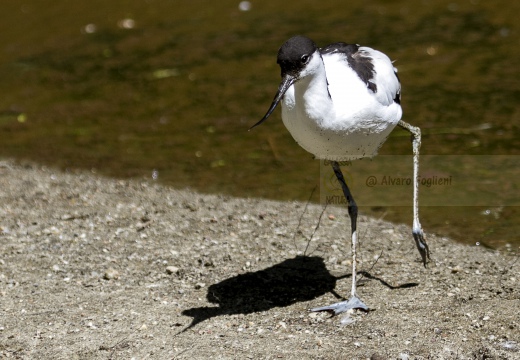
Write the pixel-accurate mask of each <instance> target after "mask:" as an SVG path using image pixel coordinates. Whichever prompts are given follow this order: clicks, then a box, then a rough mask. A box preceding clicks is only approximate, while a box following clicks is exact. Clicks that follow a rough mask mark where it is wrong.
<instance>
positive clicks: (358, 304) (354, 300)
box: [311, 161, 368, 315]
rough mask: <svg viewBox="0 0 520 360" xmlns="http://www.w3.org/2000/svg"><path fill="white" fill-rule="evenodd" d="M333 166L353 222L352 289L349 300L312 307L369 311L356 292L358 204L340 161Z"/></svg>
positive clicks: (331, 309)
mask: <svg viewBox="0 0 520 360" xmlns="http://www.w3.org/2000/svg"><path fill="white" fill-rule="evenodd" d="M332 168H333V169H334V173H335V174H336V177H337V178H338V181H339V183H340V184H341V188H342V189H343V194H344V195H345V198H346V199H347V203H348V214H349V216H350V224H351V230H352V233H351V240H352V245H351V246H352V291H351V294H350V299H348V301H342V302H339V303H336V304H332V305H328V306H322V307H317V308H314V309H311V311H329V312H332V313H333V314H334V315H337V314H341V313H343V312H345V311H347V310H349V309H363V310H365V311H368V306H366V305H365V304H364V303H363V302H362V301H361V300H359V298H358V297H357V294H356V273H357V271H356V266H357V261H356V245H357V232H356V224H357V211H358V209H357V205H356V202H355V201H354V198H353V197H352V194H351V193H350V189H349V188H348V186H347V183H346V182H345V178H344V177H343V173H342V172H341V169H340V167H339V163H338V162H337V161H333V162H332Z"/></svg>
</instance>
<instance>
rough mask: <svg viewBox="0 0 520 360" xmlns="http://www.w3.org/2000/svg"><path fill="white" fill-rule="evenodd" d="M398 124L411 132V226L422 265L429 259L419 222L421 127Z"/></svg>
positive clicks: (403, 123) (428, 250) (402, 122)
mask: <svg viewBox="0 0 520 360" xmlns="http://www.w3.org/2000/svg"><path fill="white" fill-rule="evenodd" d="M398 125H399V126H400V127H402V128H403V129H405V130H407V131H409V132H410V133H411V134H412V146H413V227H412V235H413V238H414V240H415V245H417V249H418V250H419V253H420V254H421V258H422V261H423V264H424V266H426V263H427V262H428V260H430V249H428V244H427V243H426V239H425V238H424V232H423V230H422V227H421V223H420V222H419V149H420V147H421V129H419V128H418V127H416V126H412V125H410V124H408V123H406V122H404V121H402V120H400V121H399V123H398Z"/></svg>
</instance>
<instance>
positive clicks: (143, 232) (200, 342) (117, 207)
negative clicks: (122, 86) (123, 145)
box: [0, 161, 520, 359]
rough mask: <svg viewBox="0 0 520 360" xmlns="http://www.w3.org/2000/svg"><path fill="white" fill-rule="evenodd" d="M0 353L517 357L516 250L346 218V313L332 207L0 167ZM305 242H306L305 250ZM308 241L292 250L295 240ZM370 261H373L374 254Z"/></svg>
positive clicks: (342, 227) (338, 217)
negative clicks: (421, 248) (427, 255)
mask: <svg viewBox="0 0 520 360" xmlns="http://www.w3.org/2000/svg"><path fill="white" fill-rule="evenodd" d="M0 201H1V206H0V303H1V306H0V357H5V358H14V359H131V358H135V359H209V358H213V359H520V315H519V309H520V287H519V279H520V273H519V268H520V261H519V260H518V255H515V253H514V250H515V249H508V248H505V249H502V250H501V251H500V252H498V251H491V250H486V249H484V248H481V247H476V246H474V247H468V246H463V245H460V244H456V243H454V242H452V241H450V240H448V239H444V238H440V237H437V236H434V235H431V234H428V240H429V244H430V249H431V250H432V258H433V262H432V263H431V264H430V265H429V267H428V268H424V267H423V266H422V265H421V263H420V261H419V260H420V259H419V254H418V252H417V250H416V249H415V245H414V244H413V240H412V237H411V231H410V228H409V227H407V226H404V225H395V224H391V223H388V222H384V221H378V220H374V219H371V218H366V217H361V219H360V223H359V228H360V239H361V250H360V258H361V259H360V268H361V270H362V275H360V278H361V281H360V287H359V289H358V293H359V295H360V297H361V298H362V299H363V300H364V301H365V303H366V304H367V305H368V306H369V307H370V308H371V309H372V310H371V311H370V312H368V313H364V312H355V313H354V314H352V315H351V318H352V320H354V322H353V323H352V324H350V325H347V326H341V325H340V320H341V317H340V316H338V317H333V318H331V317H330V315H328V314H327V313H319V314H316V313H309V312H308V310H307V309H309V308H311V307H315V306H319V305H326V304H329V303H332V302H336V301H337V296H347V295H348V294H349V289H350V273H351V272H350V261H349V253H350V246H349V226H348V223H349V222H348V218H347V215H346V209H344V208H327V209H326V211H325V213H324V215H323V218H322V220H321V223H320V226H319V229H318V230H317V231H316V233H315V234H314V236H313V237H312V240H311V241H309V238H310V237H311V234H312V233H313V232H314V230H315V228H316V224H317V223H318V219H319V217H320V213H321V211H322V208H321V207H320V206H318V205H310V206H309V207H308V209H307V211H306V212H305V214H304V216H303V218H302V220H301V224H300V217H301V216H302V214H303V213H304V209H305V204H302V203H297V202H293V203H283V202H275V201H264V200H257V199H235V198H231V197H226V196H214V195H201V194H197V193H194V192H190V191H178V190H174V189H171V188H167V187H163V186H160V185H157V184H154V183H152V182H138V181H126V180H113V179H106V178H101V177H97V176H94V175H92V174H86V173H74V174H66V173H61V172H59V171H55V170H51V169H46V168H42V167H39V166H34V165H27V164H25V165H16V164H14V163H13V162H10V161H4V162H2V163H1V165H0ZM307 246H308V248H307ZM306 248H307V249H306ZM379 255H381V258H380V259H379V260H378V261H377V262H376V260H375V259H377V257H378V256H379Z"/></svg>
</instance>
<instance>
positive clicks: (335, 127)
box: [281, 47, 402, 161]
mask: <svg viewBox="0 0 520 360" xmlns="http://www.w3.org/2000/svg"><path fill="white" fill-rule="evenodd" d="M359 50H360V52H361V51H362V52H363V53H364V54H366V55H367V56H370V58H371V59H372V64H373V66H374V70H375V71H374V74H375V76H374V79H373V82H374V83H375V84H377V91H376V92H373V91H372V90H370V89H369V88H368V87H367V85H366V84H365V83H364V82H363V81H362V80H361V79H360V78H359V76H358V74H356V72H355V71H354V70H353V69H352V68H351V67H350V66H349V65H348V63H347V61H346V59H345V57H344V55H343V54H341V53H329V54H323V55H321V56H320V54H319V53H318V52H316V53H315V54H314V55H313V56H312V58H311V59H310V61H309V65H308V67H307V68H308V69H309V70H310V71H309V73H308V74H305V76H302V77H301V79H299V80H298V81H297V82H295V83H294V84H293V85H292V86H291V87H290V88H289V89H288V90H287V92H286V93H285V95H284V97H283V99H282V101H281V103H282V120H283V123H284V124H285V126H286V127H287V129H288V130H289V132H290V133H291V135H292V136H293V138H294V139H295V140H296V142H298V144H299V145H300V146H301V147H302V148H304V149H305V150H307V151H308V152H310V153H311V154H313V155H314V156H315V157H316V158H318V159H327V160H334V161H345V160H355V159H359V158H363V157H372V156H374V155H376V154H377V150H378V149H379V148H380V147H381V145H382V144H383V143H384V142H385V140H386V138H387V137H388V135H389V134H390V132H391V131H392V129H393V128H394V127H395V126H396V124H397V123H398V121H399V120H400V119H401V116H402V110H401V106H400V105H399V104H398V103H397V102H395V101H394V98H395V97H396V94H397V93H398V92H399V90H400V84H399V80H398V79H397V77H396V75H395V71H396V70H395V69H394V67H393V65H392V62H391V61H390V59H389V58H388V57H387V56H386V55H385V54H383V53H381V52H379V51H376V50H373V49H371V48H367V47H360V49H359ZM329 94H330V95H329Z"/></svg>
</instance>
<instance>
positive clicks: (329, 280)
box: [181, 256, 417, 332]
mask: <svg viewBox="0 0 520 360" xmlns="http://www.w3.org/2000/svg"><path fill="white" fill-rule="evenodd" d="M363 275H364V276H365V277H367V278H369V279H373V280H378V281H380V282H381V283H382V284H383V285H385V286H387V287H389V288H394V289H395V288H405V287H412V286H416V285H417V284H415V283H413V284H403V285H401V286H398V287H395V286H391V285H390V284H388V283H386V282H385V281H384V280H382V279H379V278H377V277H374V276H372V275H370V274H369V273H367V272H363ZM350 276H351V274H347V275H343V276H339V277H336V276H333V275H332V274H331V273H330V272H329V271H328V270H327V268H326V267H325V263H324V261H323V259H322V258H320V257H316V256H297V257H295V258H293V259H288V260H285V261H283V262H281V263H279V264H276V265H274V266H271V267H269V268H266V269H263V270H259V271H255V272H248V273H245V274H240V275H237V276H234V277H231V278H229V279H226V280H223V281H221V282H219V283H217V284H213V285H211V286H210V287H209V288H208V292H207V295H206V298H207V300H208V301H209V302H211V303H214V304H217V305H218V306H205V307H197V308H191V309H186V310H184V311H183V312H182V315H185V316H190V317H192V318H193V320H192V322H191V324H190V325H188V326H187V327H186V328H185V329H183V330H182V331H181V332H184V331H186V330H188V329H190V328H192V327H193V326H195V325H197V324H198V323H200V322H203V321H205V320H207V319H210V318H212V317H215V316H220V315H233V314H250V313H254V312H261V311H267V310H270V309H272V308H274V307H286V306H289V305H292V304H294V303H297V302H301V301H309V300H313V299H315V298H317V297H320V296H322V295H324V294H326V293H328V292H330V293H332V294H333V295H334V296H335V297H336V298H338V299H343V298H342V297H341V296H339V295H338V294H337V293H336V292H335V291H334V288H335V287H336V281H337V280H339V279H343V278H347V277H350Z"/></svg>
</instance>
